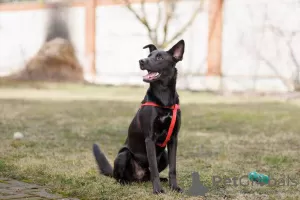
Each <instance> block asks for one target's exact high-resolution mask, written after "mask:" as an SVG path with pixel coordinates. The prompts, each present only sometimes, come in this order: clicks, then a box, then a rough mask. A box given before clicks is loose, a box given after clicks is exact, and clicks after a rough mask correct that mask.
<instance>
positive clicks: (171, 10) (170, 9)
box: [162, 0, 176, 44]
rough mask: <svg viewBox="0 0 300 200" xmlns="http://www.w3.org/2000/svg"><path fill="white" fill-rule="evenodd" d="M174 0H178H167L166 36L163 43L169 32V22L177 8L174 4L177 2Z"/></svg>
mask: <svg viewBox="0 0 300 200" xmlns="http://www.w3.org/2000/svg"><path fill="white" fill-rule="evenodd" d="M174 1H176V0H165V9H166V21H165V24H164V38H163V41H162V44H164V43H166V40H167V37H168V32H169V22H170V20H171V19H172V18H173V16H174V12H175V8H174V7H173V6H175V3H176V2H174Z"/></svg>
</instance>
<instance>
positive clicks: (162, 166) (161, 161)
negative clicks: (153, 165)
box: [157, 151, 169, 182]
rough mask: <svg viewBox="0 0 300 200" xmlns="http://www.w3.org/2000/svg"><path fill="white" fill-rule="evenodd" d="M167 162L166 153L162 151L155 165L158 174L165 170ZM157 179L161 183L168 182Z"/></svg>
mask: <svg viewBox="0 0 300 200" xmlns="http://www.w3.org/2000/svg"><path fill="white" fill-rule="evenodd" d="M168 162H169V161H168V153H167V152H166V151H164V152H163V153H162V155H161V157H160V159H159V161H158V163H157V168H158V172H159V173H160V172H162V171H163V170H165V169H166V168H167V166H168ZM159 179H160V181H161V182H168V178H163V177H160V178H159Z"/></svg>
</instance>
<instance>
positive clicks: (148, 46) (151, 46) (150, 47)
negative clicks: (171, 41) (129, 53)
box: [143, 44, 157, 53]
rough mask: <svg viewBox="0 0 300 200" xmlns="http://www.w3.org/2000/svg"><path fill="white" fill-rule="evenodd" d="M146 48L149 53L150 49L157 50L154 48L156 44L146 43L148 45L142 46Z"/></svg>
mask: <svg viewBox="0 0 300 200" xmlns="http://www.w3.org/2000/svg"><path fill="white" fill-rule="evenodd" d="M147 48H149V50H150V53H151V52H152V51H155V50H157V48H156V46H155V45H154V44H148V45H146V46H144V47H143V49H147Z"/></svg>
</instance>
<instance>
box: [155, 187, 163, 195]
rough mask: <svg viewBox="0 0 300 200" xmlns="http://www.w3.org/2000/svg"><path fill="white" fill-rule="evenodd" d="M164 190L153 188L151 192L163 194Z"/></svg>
mask: <svg viewBox="0 0 300 200" xmlns="http://www.w3.org/2000/svg"><path fill="white" fill-rule="evenodd" d="M163 193H165V191H164V190H163V189H162V188H157V189H155V188H154V189H153V194H163Z"/></svg>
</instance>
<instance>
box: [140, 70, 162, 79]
mask: <svg viewBox="0 0 300 200" xmlns="http://www.w3.org/2000/svg"><path fill="white" fill-rule="evenodd" d="M159 77H160V73H158V72H151V71H149V72H148V74H147V75H145V76H143V80H144V81H154V80H156V79H158V78H159Z"/></svg>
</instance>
